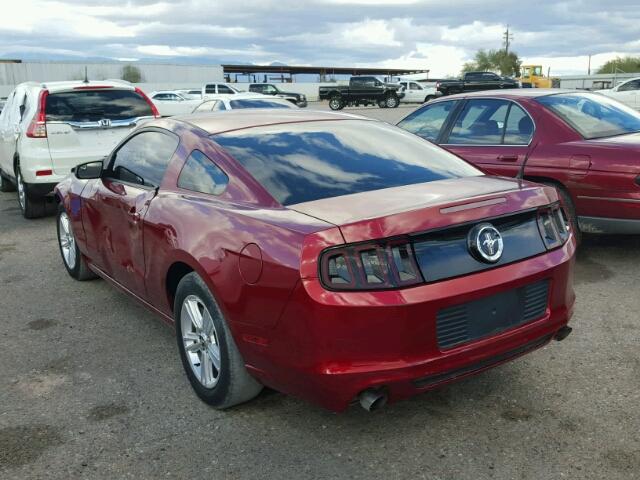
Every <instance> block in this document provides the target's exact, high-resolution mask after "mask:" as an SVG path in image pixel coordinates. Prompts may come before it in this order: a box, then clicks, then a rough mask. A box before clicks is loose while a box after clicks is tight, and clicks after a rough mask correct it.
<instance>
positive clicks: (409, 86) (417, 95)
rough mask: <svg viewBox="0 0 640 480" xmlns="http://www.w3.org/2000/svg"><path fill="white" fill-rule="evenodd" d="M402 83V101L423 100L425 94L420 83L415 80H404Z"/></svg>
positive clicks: (420, 101) (419, 101) (416, 101)
mask: <svg viewBox="0 0 640 480" xmlns="http://www.w3.org/2000/svg"><path fill="white" fill-rule="evenodd" d="M403 85H404V87H405V91H404V98H403V99H402V100H403V101H405V102H415V103H422V102H423V101H424V97H425V96H424V92H423V90H422V87H421V86H420V85H418V84H417V83H416V82H405V83H403Z"/></svg>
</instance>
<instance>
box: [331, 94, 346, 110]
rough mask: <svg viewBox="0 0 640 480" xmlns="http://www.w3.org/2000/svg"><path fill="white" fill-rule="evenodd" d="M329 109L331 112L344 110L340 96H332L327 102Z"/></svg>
mask: <svg viewBox="0 0 640 480" xmlns="http://www.w3.org/2000/svg"><path fill="white" fill-rule="evenodd" d="M329 108H330V109H331V110H342V109H343V108H344V103H343V102H342V97H341V96H340V95H334V96H333V97H331V99H330V100H329Z"/></svg>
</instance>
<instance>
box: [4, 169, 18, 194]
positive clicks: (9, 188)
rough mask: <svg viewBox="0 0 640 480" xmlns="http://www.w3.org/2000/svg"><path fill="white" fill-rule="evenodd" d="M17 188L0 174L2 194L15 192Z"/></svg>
mask: <svg viewBox="0 0 640 480" xmlns="http://www.w3.org/2000/svg"><path fill="white" fill-rule="evenodd" d="M15 189H16V186H15V185H14V184H13V183H11V181H10V180H9V179H8V178H7V177H5V176H4V175H3V174H2V172H0V192H13V191H15Z"/></svg>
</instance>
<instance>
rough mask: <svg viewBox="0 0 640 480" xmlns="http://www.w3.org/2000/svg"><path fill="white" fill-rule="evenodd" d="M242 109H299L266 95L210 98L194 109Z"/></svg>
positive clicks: (216, 110) (205, 110)
mask: <svg viewBox="0 0 640 480" xmlns="http://www.w3.org/2000/svg"><path fill="white" fill-rule="evenodd" d="M240 108H298V107H296V105H295V104H293V103H291V102H289V101H287V100H284V99H282V98H272V97H268V96H266V95H253V96H252V95H238V96H233V97H230V96H229V95H217V96H210V97H208V99H207V100H205V101H204V102H202V103H201V104H200V105H198V106H197V107H196V108H194V109H193V113H198V112H218V111H222V110H237V109H240Z"/></svg>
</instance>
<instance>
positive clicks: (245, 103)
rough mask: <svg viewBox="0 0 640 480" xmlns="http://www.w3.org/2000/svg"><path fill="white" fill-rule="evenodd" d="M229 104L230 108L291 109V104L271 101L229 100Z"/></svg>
mask: <svg viewBox="0 0 640 480" xmlns="http://www.w3.org/2000/svg"><path fill="white" fill-rule="evenodd" d="M229 103H230V104H231V108H293V104H292V103H289V102H287V104H288V105H287V104H285V103H284V102H274V101H273V100H231V101H230V102H229Z"/></svg>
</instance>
